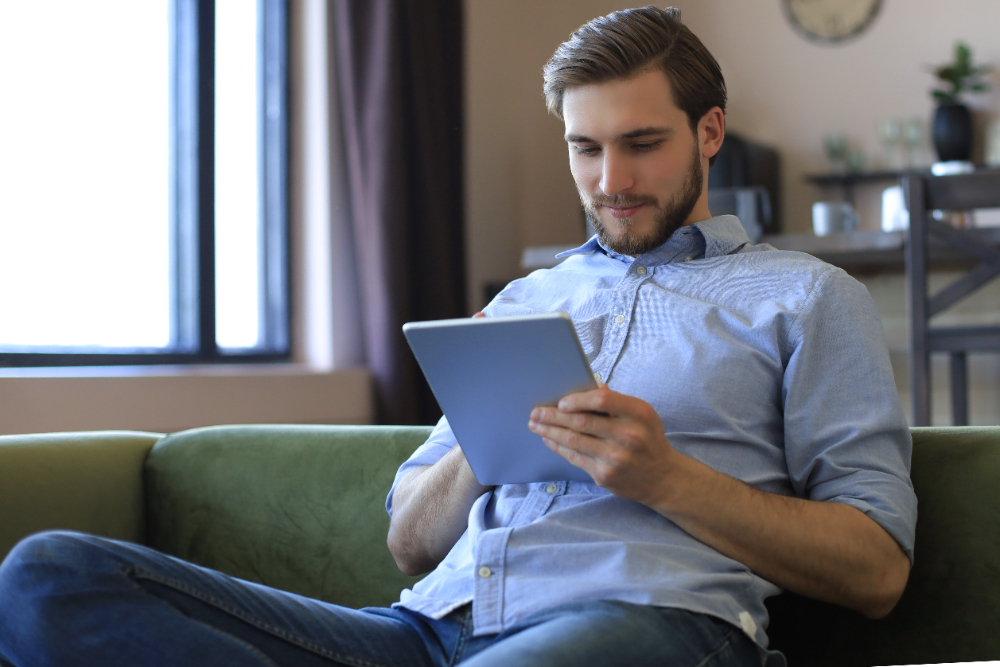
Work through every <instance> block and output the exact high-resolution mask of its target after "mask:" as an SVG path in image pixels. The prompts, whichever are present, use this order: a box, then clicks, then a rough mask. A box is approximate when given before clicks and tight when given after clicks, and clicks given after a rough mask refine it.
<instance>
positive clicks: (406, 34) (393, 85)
mask: <svg viewBox="0 0 1000 667" xmlns="http://www.w3.org/2000/svg"><path fill="white" fill-rule="evenodd" d="M333 7H334V11H333V12H332V15H333V21H334V25H333V30H334V31H335V36H336V37H335V39H336V51H335V56H334V57H335V60H336V65H335V66H336V68H337V70H336V71H337V79H338V82H339V87H340V90H339V92H340V104H341V115H342V119H343V121H342V122H343V128H342V129H343V135H344V147H345V153H346V163H347V172H348V183H349V187H350V206H351V217H352V225H353V227H352V231H353V237H354V238H353V243H354V251H355V253H354V254H355V258H356V266H357V271H358V284H359V297H360V302H361V316H362V319H363V322H362V331H363V334H362V335H363V338H364V343H365V354H366V357H367V361H368V366H369V368H370V369H371V370H372V372H373V374H374V376H375V391H376V411H377V412H376V415H377V419H378V422H379V423H381V424H420V423H423V424H430V423H433V422H434V421H436V420H437V418H438V417H439V416H440V414H441V413H440V410H439V408H438V406H437V403H436V402H435V400H434V397H433V395H432V394H431V392H430V389H429V388H428V387H427V385H426V383H425V381H424V379H423V375H422V374H421V372H420V369H419V367H418V366H417V363H416V361H415V360H414V358H413V355H412V353H411V352H410V349H409V347H408V346H407V344H406V340H405V339H404V337H403V333H402V329H401V327H402V325H403V323H404V322H408V321H414V320H430V319H442V318H449V317H461V316H463V315H464V314H465V267H464V248H465V246H464V242H463V231H462V224H463V196H462V192H463V188H462V1H461V0H334V4H333Z"/></svg>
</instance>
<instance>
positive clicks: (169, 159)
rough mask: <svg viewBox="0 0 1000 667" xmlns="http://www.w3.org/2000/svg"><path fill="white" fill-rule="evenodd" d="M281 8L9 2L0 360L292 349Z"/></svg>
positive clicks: (0, 29) (272, 355)
mask: <svg viewBox="0 0 1000 667" xmlns="http://www.w3.org/2000/svg"><path fill="white" fill-rule="evenodd" d="M286 17H287V9H286V3H285V1H284V0H258V2H257V3H256V4H255V3H253V2H250V1H249V0H214V2H213V1H211V0H173V2H171V1H170V0H143V1H142V2H135V0H91V1H90V2H86V3H81V2H76V1H74V0H65V1H63V2H58V3H30V2H25V3H10V5H9V6H5V17H4V21H2V22H0V84H2V86H3V90H4V91H5V93H6V94H5V99H6V100H8V102H7V103H5V104H4V105H0V365H8V366H12V365H13V366H24V365H77V364H122V363H127V364H133V363H179V362H211V361H227V360H241V361H244V360H270V359H282V358H286V357H287V355H288V347H289V345H288V319H289V318H288V279H287V275H288V262H287V254H288V251H287V102H286V100H287V28H286V24H287V20H286ZM11 100H17V101H18V102H17V103H12V102H11Z"/></svg>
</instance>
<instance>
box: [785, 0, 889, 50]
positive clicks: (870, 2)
mask: <svg viewBox="0 0 1000 667" xmlns="http://www.w3.org/2000/svg"><path fill="white" fill-rule="evenodd" d="M781 4H782V5H783V6H784V8H785V15H786V16H787V17H788V20H789V21H790V22H791V23H792V25H793V26H794V27H795V29H796V30H797V31H798V32H799V33H800V34H802V35H803V36H804V37H805V38H806V39H809V40H811V41H814V42H821V43H823V44H837V43H839V42H844V41H847V40H849V39H852V38H854V37H857V36H858V35H860V34H861V33H862V32H864V31H865V29H866V28H868V26H870V25H871V24H872V21H874V20H875V15H876V14H878V10H879V8H880V7H881V6H882V0H782V2H781Z"/></svg>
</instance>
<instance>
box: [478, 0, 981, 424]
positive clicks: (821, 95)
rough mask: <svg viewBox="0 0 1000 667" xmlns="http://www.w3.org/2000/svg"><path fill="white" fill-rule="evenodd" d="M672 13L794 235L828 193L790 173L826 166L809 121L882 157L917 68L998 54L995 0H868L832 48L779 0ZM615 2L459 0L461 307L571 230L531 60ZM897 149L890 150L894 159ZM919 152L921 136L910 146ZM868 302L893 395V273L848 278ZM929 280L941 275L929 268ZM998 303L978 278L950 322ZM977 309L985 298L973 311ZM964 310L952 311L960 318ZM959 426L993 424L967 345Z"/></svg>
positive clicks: (940, 373) (724, 0) (872, 190)
mask: <svg viewBox="0 0 1000 667" xmlns="http://www.w3.org/2000/svg"><path fill="white" fill-rule="evenodd" d="M675 4H676V5H677V6H679V7H680V8H681V10H682V13H683V17H684V21H685V23H687V24H688V25H689V26H690V27H691V29H692V30H693V31H694V32H695V33H696V34H698V35H699V36H700V37H701V39H702V40H703V41H704V42H705V44H706V45H707V46H708V47H709V49H710V50H711V51H712V52H713V53H714V54H715V56H716V58H717V59H718V60H719V62H720V64H721V66H722V69H723V73H724V74H725V76H726V80H727V84H728V88H729V109H728V117H727V124H728V127H729V129H731V130H733V131H738V132H741V133H743V134H744V135H746V136H748V137H751V138H754V139H756V140H759V141H763V142H766V143H769V144H772V145H774V146H775V147H777V149H778V150H779V152H780V153H781V157H782V160H783V201H782V206H783V210H784V219H785V221H786V223H785V225H786V229H787V231H790V232H806V231H808V230H809V229H810V225H811V213H810V209H811V205H812V203H813V202H814V201H817V200H821V199H834V198H838V197H839V196H841V193H840V192H838V191H837V190H836V189H823V188H818V187H816V186H812V185H809V184H807V183H805V182H804V175H805V174H810V173H821V172H824V171H826V170H827V169H828V168H829V166H828V163H827V161H826V158H825V156H824V154H823V148H822V138H823V136H824V134H826V133H829V132H832V131H839V132H843V133H845V134H846V135H847V136H848V138H849V139H850V141H851V142H852V144H854V145H855V146H856V147H858V148H860V149H862V150H863V151H864V153H865V154H866V156H867V158H868V166H869V167H871V168H878V167H881V166H883V164H884V162H885V161H886V160H885V151H884V150H883V148H882V147H881V146H880V144H879V141H878V138H877V134H876V123H877V121H878V120H879V119H882V118H887V117H892V118H899V119H907V118H919V119H921V120H922V121H923V122H924V127H925V137H926V124H927V121H928V120H929V118H930V115H931V113H932V111H933V105H932V101H931V97H930V95H929V94H928V91H929V90H930V88H931V87H932V86H933V83H934V80H933V77H932V75H931V74H930V73H929V72H928V68H929V67H930V66H931V65H935V64H939V63H942V62H945V61H947V60H949V59H950V58H951V55H952V49H953V48H954V43H955V41H956V40H959V39H962V40H964V41H966V42H967V43H968V44H969V45H970V46H971V47H972V50H973V56H974V58H975V60H976V61H978V62H981V63H992V64H994V65H996V66H1000V40H997V39H996V38H995V33H996V26H998V25H1000V2H996V0H952V1H950V2H948V3H947V4H944V3H940V2H931V0H884V2H883V6H882V10H881V12H880V14H879V16H878V17H877V18H876V19H875V22H874V24H873V25H872V26H871V27H870V29H869V30H868V31H867V32H866V33H865V34H863V35H862V36H861V37H860V38H858V39H856V40H854V41H852V42H849V43H847V44H843V45H840V46H823V45H818V44H814V43H811V42H808V41H806V40H805V39H804V38H803V37H801V36H800V35H799V34H798V33H796V32H795V31H794V30H793V29H792V27H791V26H790V25H789V23H788V21H787V20H786V18H785V16H784V15H783V12H782V7H781V2H780V0H754V1H752V2H748V1H747V0H675ZM628 6H630V5H629V4H628V3H621V2H611V1H609V0H545V1H544V2H537V0H535V1H532V0H504V2H489V1H487V0H466V21H467V27H466V57H467V75H466V76H467V98H466V185H467V200H466V217H467V251H468V272H469V291H468V302H469V310H470V312H471V311H473V310H475V309H477V308H479V307H481V306H482V303H483V296H482V295H483V286H484V284H486V283H488V282H494V281H501V282H506V281H509V280H511V279H513V278H516V277H518V276H520V275H523V273H524V272H523V271H522V269H521V268H520V256H521V251H522V249H523V248H525V247H528V246H542V245H565V244H575V243H579V242H582V241H583V238H584V233H583V229H582V221H581V219H580V213H579V204H578V199H577V195H576V191H575V188H574V186H573V182H572V179H571V178H570V175H569V170H568V167H567V158H566V147H565V143H564V142H563V141H562V124H561V122H559V121H558V120H557V119H555V118H553V117H551V116H549V115H548V114H547V113H546V111H545V106H544V101H543V98H542V93H541V85H542V81H541V68H542V66H543V65H544V63H545V61H546V60H547V59H548V57H549V56H550V55H551V54H552V51H553V50H554V49H555V48H556V46H558V45H559V43H560V42H562V41H563V40H565V39H566V38H567V37H568V36H569V34H570V32H572V31H573V30H574V29H575V28H577V27H578V26H579V25H580V24H582V23H584V22H585V21H587V20H589V19H591V18H593V17H595V16H599V15H602V14H606V13H608V12H611V11H614V10H617V9H623V8H625V7H628ZM994 82H995V84H996V88H995V91H994V92H993V93H990V94H988V95H983V96H980V97H978V98H977V99H975V100H973V104H972V106H974V107H976V108H977V109H978V116H977V118H978V120H979V122H980V124H982V122H983V121H984V119H985V118H987V117H996V116H997V111H998V110H1000V92H997V89H1000V75H998V74H997V73H994ZM899 157H902V156H899ZM917 157H918V159H919V161H920V162H921V163H923V164H929V163H930V162H931V160H932V159H933V154H932V151H931V149H930V146H929V141H927V140H926V139H925V142H924V146H923V147H922V149H921V150H920V151H919V152H918V155H917ZM890 184H891V183H880V184H878V185H876V186H869V187H861V188H859V189H858V192H857V199H858V207H859V211H860V213H861V216H862V221H861V226H862V228H867V229H876V228H878V225H879V220H880V196H881V188H883V187H885V186H887V185H890ZM862 278H863V282H865V284H866V285H867V286H868V287H869V289H870V291H871V292H872V294H873V296H874V297H875V301H876V304H877V305H878V307H879V309H880V311H881V313H882V315H883V322H884V323H885V328H886V333H887V338H888V339H889V345H890V350H891V352H892V358H893V365H894V368H895V369H896V371H897V384H898V385H899V387H900V389H901V395H902V398H903V399H904V406H905V407H906V409H907V410H908V409H909V406H908V392H907V391H906V389H905V387H906V382H907V378H906V369H905V367H906V360H905V351H906V348H907V341H906V327H905V305H904V301H903V299H904V291H903V284H902V276H900V275H898V274H897V275H892V274H883V275H876V276H867V277H862ZM935 279H936V280H938V281H940V280H943V279H944V278H943V277H937V278H935ZM994 305H996V306H1000V291H997V292H993V291H986V292H985V293H984V294H982V295H979V296H978V297H977V298H976V299H975V300H974V301H972V302H971V303H970V304H968V305H967V306H966V307H965V309H964V310H963V312H961V313H960V314H959V315H958V316H957V317H958V321H968V319H969V318H973V319H975V318H976V317H978V313H980V312H986V311H987V310H988V312H991V313H992V312H998V311H995V310H989V309H991V308H992V307H993V306H994ZM984 309H985V310H984ZM963 318H964V319H963ZM974 359H975V362H974V368H973V369H972V372H971V375H972V377H971V381H972V386H973V394H972V397H971V402H972V419H973V421H974V423H997V422H1000V396H997V395H996V390H995V389H994V388H995V387H997V386H1000V364H998V363H997V361H998V360H997V359H995V358H994V357H992V356H989V355H982V358H979V357H974ZM935 377H936V379H937V381H936V383H935V406H936V407H935V415H936V420H937V421H938V422H941V423H943V422H945V421H947V420H948V419H949V414H948V406H947V400H946V394H945V393H944V392H945V391H946V389H947V385H946V383H945V380H946V377H947V372H946V370H945V369H944V367H943V366H941V367H938V366H935Z"/></svg>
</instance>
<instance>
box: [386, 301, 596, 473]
mask: <svg viewBox="0 0 1000 667" xmlns="http://www.w3.org/2000/svg"><path fill="white" fill-rule="evenodd" d="M403 332H404V334H405V335H406V339H407V341H408V342H409V344H410V348H411V349H412V350H413V353H414V355H415V356H416V358H417V362H418V363H419V364H420V368H421V370H423V372H424V376H425V377H426V378H427V382H428V383H429V384H430V386H431V390H432V391H433V392H434V396H435V398H437V401H438V404H439V405H440V406H441V409H442V410H443V411H444V414H445V416H446V417H447V418H448V423H449V424H450V425H451V428H452V430H453V431H454V433H455V437H456V438H457V439H458V442H459V444H460V445H461V446H462V450H463V452H464V453H465V456H466V458H467V459H468V461H469V465H470V466H472V471H473V472H474V473H475V475H476V479H478V480H479V482H480V483H481V484H488V485H492V484H516V483H527V482H546V481H557V480H572V481H584V482H589V481H591V477H590V475H588V474H587V473H586V472H584V471H583V470H582V469H580V468H577V467H576V466H574V465H571V464H570V463H569V462H568V461H566V460H565V459H564V458H562V457H561V456H559V455H558V454H556V453H554V452H553V451H552V450H550V449H549V448H548V447H546V446H545V444H544V443H543V442H542V439H541V438H540V437H539V436H537V435H535V434H534V433H532V432H531V431H530V430H529V429H528V417H529V416H530V414H531V411H532V410H533V409H534V408H535V406H538V405H555V404H556V403H557V402H558V401H559V399H560V398H562V397H563V396H565V395H566V394H570V393H573V392H575V391H581V390H586V389H592V388H594V387H595V386H596V384H595V382H594V378H593V375H592V374H591V371H590V366H589V365H588V363H587V359H586V356H584V353H583V349H582V348H581V347H580V342H579V340H578V339H577V337H576V332H575V331H574V329H573V324H572V321H571V320H570V319H569V317H568V316H567V315H565V314H564V313H549V314H543V315H523V316H511V317H497V318H466V319H460V320H438V321H434V322H411V323H409V324H406V325H404V326H403Z"/></svg>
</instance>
